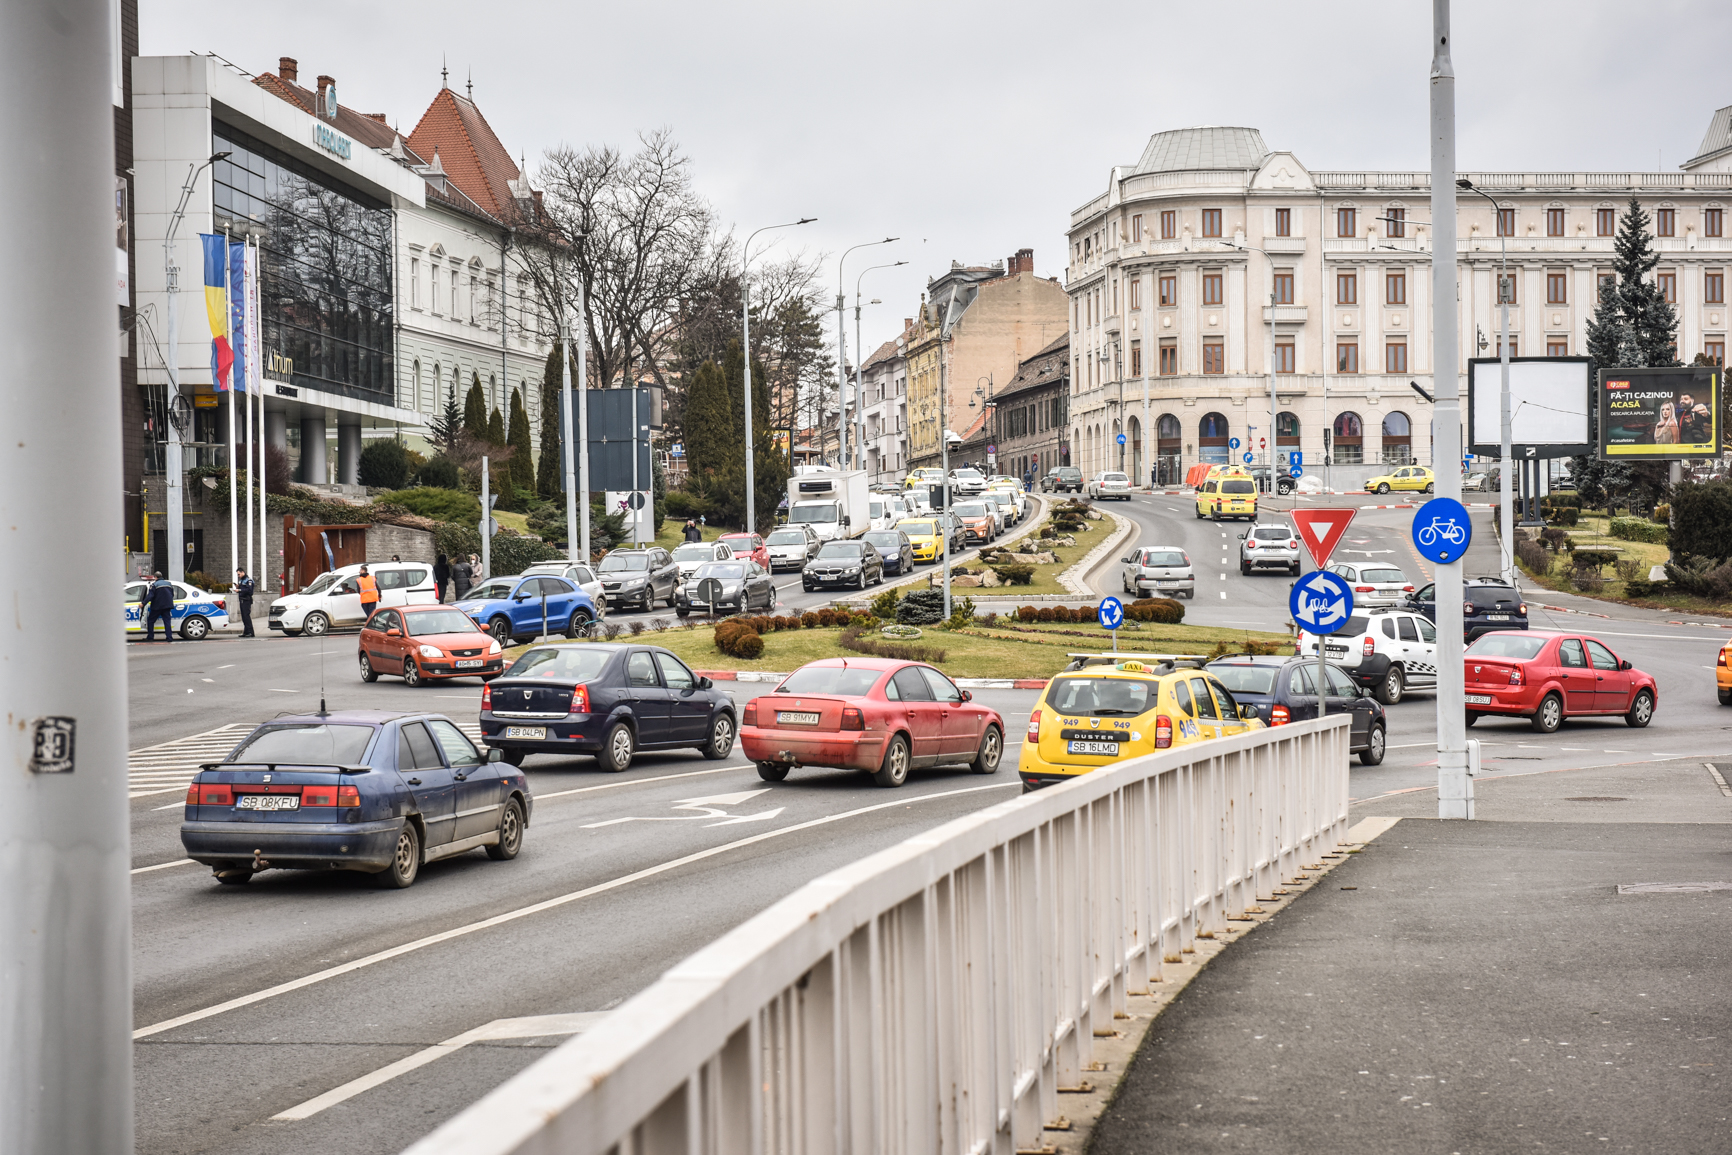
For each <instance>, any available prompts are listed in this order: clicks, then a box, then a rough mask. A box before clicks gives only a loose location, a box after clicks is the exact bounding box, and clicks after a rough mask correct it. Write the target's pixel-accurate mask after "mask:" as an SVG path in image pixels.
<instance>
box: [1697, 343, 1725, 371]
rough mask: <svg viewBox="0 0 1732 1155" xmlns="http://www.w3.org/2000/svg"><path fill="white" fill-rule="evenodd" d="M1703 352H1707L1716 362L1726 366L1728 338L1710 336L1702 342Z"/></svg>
mask: <svg viewBox="0 0 1732 1155" xmlns="http://www.w3.org/2000/svg"><path fill="white" fill-rule="evenodd" d="M1702 352H1704V353H1706V354H1707V355H1708V357H1709V359H1710V360H1712V361H1713V362H1714V364H1716V365H1719V366H1721V367H1722V368H1724V367H1725V364H1726V338H1724V337H1709V338H1708V339H1707V340H1706V341H1704V342H1702Z"/></svg>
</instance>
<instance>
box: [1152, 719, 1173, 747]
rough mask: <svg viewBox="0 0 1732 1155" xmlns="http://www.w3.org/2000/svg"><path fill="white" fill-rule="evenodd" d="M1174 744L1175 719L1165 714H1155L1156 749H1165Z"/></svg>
mask: <svg viewBox="0 0 1732 1155" xmlns="http://www.w3.org/2000/svg"><path fill="white" fill-rule="evenodd" d="M1172 744H1173V720H1172V719H1171V718H1169V717H1167V716H1166V715H1165V714H1157V715H1155V749H1157V750H1165V749H1167V748H1168V747H1169V746H1171V745H1172Z"/></svg>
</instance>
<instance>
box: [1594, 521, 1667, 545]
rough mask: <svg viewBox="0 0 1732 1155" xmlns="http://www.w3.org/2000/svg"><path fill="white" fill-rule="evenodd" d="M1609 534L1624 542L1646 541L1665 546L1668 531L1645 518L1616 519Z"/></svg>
mask: <svg viewBox="0 0 1732 1155" xmlns="http://www.w3.org/2000/svg"><path fill="white" fill-rule="evenodd" d="M1607 532H1608V533H1610V534H1611V536H1613V537H1615V538H1618V539H1620V540H1622V541H1645V542H1649V543H1651V544H1653V545H1665V544H1666V537H1667V533H1668V530H1667V527H1666V526H1663V525H1655V524H1654V523H1653V522H1651V521H1649V520H1648V519H1647V518H1645V517H1614V518H1613V519H1612V525H1611V528H1610V529H1609V530H1608V531H1607Z"/></svg>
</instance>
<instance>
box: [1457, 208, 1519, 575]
mask: <svg viewBox="0 0 1732 1155" xmlns="http://www.w3.org/2000/svg"><path fill="white" fill-rule="evenodd" d="M1455 187H1457V188H1460V189H1466V190H1467V191H1468V192H1472V193H1478V194H1479V195H1480V196H1482V197H1484V198H1485V199H1486V200H1488V201H1490V202H1491V212H1492V218H1491V219H1492V222H1493V225H1494V227H1495V225H1496V222H1497V213H1498V207H1497V198H1496V197H1494V196H1492V195H1491V194H1490V193H1488V192H1486V191H1485V190H1484V189H1482V188H1476V187H1475V186H1474V183H1473V182H1472V181H1470V180H1468V179H1467V178H1466V177H1460V178H1458V179H1457V180H1456V182H1455ZM1497 253H1498V255H1497V307H1498V313H1499V317H1498V328H1499V329H1500V330H1501V339H1500V340H1499V342H1498V351H1497V359H1498V371H1499V374H1500V376H1501V381H1500V382H1499V385H1498V398H1497V403H1498V449H1499V453H1500V454H1501V460H1500V462H1499V466H1500V468H1499V469H1498V473H1499V475H1500V476H1499V478H1498V486H1499V488H1500V489H1501V490H1502V493H1501V494H1500V496H1499V497H1498V517H1499V519H1500V520H1501V522H1502V523H1503V534H1502V535H1501V537H1502V540H1501V541H1500V542H1499V543H1498V544H1499V548H1500V555H1501V557H1500V560H1501V561H1502V562H1503V580H1504V581H1506V582H1508V583H1509V584H1510V585H1512V586H1513V585H1515V555H1514V549H1515V489H1514V487H1513V486H1512V485H1511V483H1510V474H1511V473H1513V472H1514V465H1515V462H1513V461H1511V460H1510V452H1511V450H1510V411H1509V299H1510V295H1511V294H1510V279H1509V242H1508V241H1507V240H1506V239H1505V238H1504V235H1503V230H1502V229H1498V230H1497Z"/></svg>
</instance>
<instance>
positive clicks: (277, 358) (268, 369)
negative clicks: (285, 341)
mask: <svg viewBox="0 0 1732 1155" xmlns="http://www.w3.org/2000/svg"><path fill="white" fill-rule="evenodd" d="M265 376H266V377H269V378H270V379H271V380H273V381H292V380H294V378H295V359H294V358H293V357H285V356H283V355H282V354H281V353H267V354H265Z"/></svg>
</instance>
